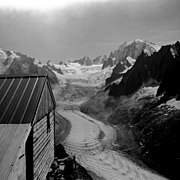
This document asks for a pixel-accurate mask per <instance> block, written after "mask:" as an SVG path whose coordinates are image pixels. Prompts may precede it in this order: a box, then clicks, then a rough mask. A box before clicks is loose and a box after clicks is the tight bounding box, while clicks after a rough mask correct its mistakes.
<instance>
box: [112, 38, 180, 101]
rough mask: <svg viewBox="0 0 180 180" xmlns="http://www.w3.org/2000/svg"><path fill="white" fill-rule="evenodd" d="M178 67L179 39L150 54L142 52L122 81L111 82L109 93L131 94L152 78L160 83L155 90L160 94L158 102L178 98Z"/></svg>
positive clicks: (179, 94) (179, 64)
mask: <svg viewBox="0 0 180 180" xmlns="http://www.w3.org/2000/svg"><path fill="white" fill-rule="evenodd" d="M179 69H180V43H179V41H177V42H176V43H175V44H173V45H166V46H162V48H161V49H160V50H159V51H158V52H155V53H154V54H152V55H151V56H148V55H147V54H146V53H145V52H142V53H141V55H140V56H139V57H138V58H137V60H136V62H135V64H134V66H133V67H132V68H131V69H130V70H128V71H127V72H126V73H125V74H124V75H123V78H122V81H121V82H120V83H119V84H118V85H117V84H113V86H112V87H111V89H110V92H109V94H110V95H112V96H121V95H129V94H132V93H133V92H135V91H136V90H138V89H139V88H140V87H141V86H142V85H143V84H146V82H148V81H149V80H151V79H152V80H154V81H157V82H158V83H159V84H160V86H159V89H158V91H157V95H158V96H159V95H162V99H161V100H160V102H166V101H167V100H169V99H170V98H173V97H175V98H176V99H178V100H179V99H180V88H179V86H178V82H179V77H180V73H179V72H180V71H179Z"/></svg>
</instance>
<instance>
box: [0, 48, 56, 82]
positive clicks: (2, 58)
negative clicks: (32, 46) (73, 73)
mask: <svg viewBox="0 0 180 180" xmlns="http://www.w3.org/2000/svg"><path fill="white" fill-rule="evenodd" d="M0 74H12V75H15V74H39V75H46V74H47V75H48V76H49V79H50V82H51V83H52V84H57V83H59V81H58V79H57V77H56V75H55V73H54V72H53V71H52V69H51V68H49V67H48V66H47V65H46V64H42V63H41V62H40V61H39V60H37V59H35V58H31V57H29V56H27V55H24V54H22V53H19V52H13V51H4V50H2V49H0Z"/></svg>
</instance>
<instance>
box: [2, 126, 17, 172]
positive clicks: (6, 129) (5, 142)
mask: <svg viewBox="0 0 180 180" xmlns="http://www.w3.org/2000/svg"><path fill="white" fill-rule="evenodd" d="M0 126H1V136H0V145H1V148H0V166H1V162H2V159H3V158H4V154H5V153H6V150H7V149H8V147H9V146H10V145H11V139H12V137H13V135H14V133H15V131H16V129H15V128H14V126H15V127H16V125H14V126H13V125H7V124H6V125H3V124H1V125H0ZM0 175H1V174H0Z"/></svg>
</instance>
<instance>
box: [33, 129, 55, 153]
mask: <svg viewBox="0 0 180 180" xmlns="http://www.w3.org/2000/svg"><path fill="white" fill-rule="evenodd" d="M51 134H54V132H53V131H52V130H51V131H50V132H49V133H48V135H47V134H46V135H45V134H44V135H43V136H42V137H41V138H39V139H38V141H36V143H35V144H34V145H33V148H34V152H35V151H36V149H39V148H40V147H41V146H42V144H44V143H43V142H45V141H46V140H47V139H49V136H51ZM52 138H53V137H52ZM38 147H39V148H38Z"/></svg>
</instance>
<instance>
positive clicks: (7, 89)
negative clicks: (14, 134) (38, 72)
mask: <svg viewBox="0 0 180 180" xmlns="http://www.w3.org/2000/svg"><path fill="white" fill-rule="evenodd" d="M45 82H46V76H40V77H39V76H32V77H28V76H27V77H26V76H25V77H0V124H9V123H10V124H19V123H21V124H27V123H31V121H32V120H33V116H34V114H35V111H36V109H37V105H38V103H39V99H40V96H41V93H42V90H43V86H44V84H45Z"/></svg>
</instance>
